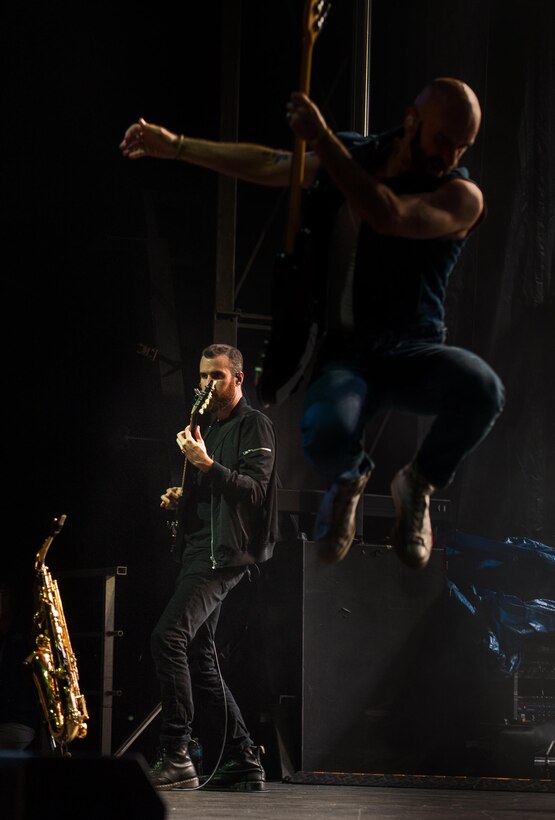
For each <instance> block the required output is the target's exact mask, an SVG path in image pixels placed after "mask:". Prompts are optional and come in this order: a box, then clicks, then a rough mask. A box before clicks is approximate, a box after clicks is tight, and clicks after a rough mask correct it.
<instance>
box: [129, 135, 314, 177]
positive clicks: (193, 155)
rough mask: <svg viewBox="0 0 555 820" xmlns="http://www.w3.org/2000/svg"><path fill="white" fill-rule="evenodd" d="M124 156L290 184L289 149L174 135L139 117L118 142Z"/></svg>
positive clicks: (309, 170)
mask: <svg viewBox="0 0 555 820" xmlns="http://www.w3.org/2000/svg"><path fill="white" fill-rule="evenodd" d="M120 149H121V152H122V154H123V156H125V157H129V159H139V158H140V157H145V156H149V157H157V158H158V159H177V160H179V161H181V162H188V163H190V164H191V165H197V166H200V167H202V168H207V169H208V170H210V171H215V172H217V173H220V174H225V175H227V176H231V177H235V178H237V179H241V180H244V181H245V182H254V183H256V184H259V185H267V186H275V187H282V186H287V185H289V180H290V174H291V152H290V151H281V150H277V149H274V148H268V147H267V146H264V145H256V144H254V143H241V142H238V143H235V142H216V141H211V140H203V139H197V138H194V137H186V136H184V135H177V134H174V133H173V132H172V131H168V129H166V128H162V127H161V126H159V125H153V124H152V123H147V122H145V121H144V120H140V121H139V122H138V123H134V124H133V125H131V126H130V127H129V128H128V129H127V131H126V132H125V136H124V138H123V140H122V142H121V143H120ZM317 162H318V159H317V157H316V155H314V154H313V155H312V157H311V158H310V159H309V158H308V157H307V162H306V164H305V172H306V173H305V177H306V178H308V177H309V176H310V177H312V176H313V174H314V173H315V167H314V166H315V165H316V164H317Z"/></svg>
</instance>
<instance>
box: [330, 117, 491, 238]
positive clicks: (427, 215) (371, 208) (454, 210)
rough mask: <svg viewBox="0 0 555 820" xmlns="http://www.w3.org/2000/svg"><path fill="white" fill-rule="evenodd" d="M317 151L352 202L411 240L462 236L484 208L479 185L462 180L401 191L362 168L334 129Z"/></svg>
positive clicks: (378, 226) (388, 230) (368, 218)
mask: <svg viewBox="0 0 555 820" xmlns="http://www.w3.org/2000/svg"><path fill="white" fill-rule="evenodd" d="M316 151H317V153H318V155H319V157H320V160H321V162H322V164H323V166H324V167H325V168H326V170H327V172H328V174H329V175H330V176H331V178H332V179H333V180H334V182H335V184H336V185H337V187H338V188H339V189H340V191H341V192H342V193H343V195H344V196H345V198H346V199H347V201H348V202H349V203H350V205H351V207H352V208H353V209H354V210H355V211H357V212H358V214H359V215H360V218H361V219H363V220H364V221H365V222H368V224H369V225H370V226H371V227H372V228H373V229H374V230H375V231H377V232H378V233H384V234H389V235H391V236H404V237H407V238H410V239H434V238H436V237H448V236H454V235H457V234H460V235H461V236H462V235H464V233H465V232H466V231H468V230H470V228H471V227H472V226H473V225H474V223H475V222H476V220H477V219H478V217H479V215H480V213H481V211H482V209H483V198H482V193H481V191H480V189H479V188H478V187H477V186H476V185H474V184H473V183H472V182H467V181H466V180H463V179H454V180H452V181H450V182H447V183H445V185H442V186H440V187H439V188H438V190H437V191H434V192H433V193H416V194H396V193H394V192H393V191H392V190H391V189H390V188H388V186H387V185H384V184H382V183H381V182H379V181H377V180H375V179H374V178H373V177H372V176H371V175H370V174H368V173H367V172H366V171H365V170H364V169H363V168H361V166H360V165H359V164H358V163H357V162H356V161H355V160H354V159H352V157H351V156H350V154H349V153H348V152H347V151H346V149H345V148H344V146H343V145H342V144H341V143H340V142H339V140H338V139H337V138H336V137H335V136H334V135H333V134H331V133H329V134H328V135H327V136H326V137H325V138H324V139H323V140H322V141H321V142H320V143H319V144H318V145H317V146H316Z"/></svg>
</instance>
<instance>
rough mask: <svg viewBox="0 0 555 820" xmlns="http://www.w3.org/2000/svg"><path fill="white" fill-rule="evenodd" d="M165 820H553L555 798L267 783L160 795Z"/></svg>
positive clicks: (525, 794)
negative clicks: (261, 787)
mask: <svg viewBox="0 0 555 820" xmlns="http://www.w3.org/2000/svg"><path fill="white" fill-rule="evenodd" d="M159 794H160V795H161V796H162V801H163V803H164V805H165V806H166V818H167V820H170V819H171V820H196V818H199V820H200V818H202V820H221V818H223V817H225V818H231V820H246V818H249V820H320V818H326V817H333V818H344V820H362V818H372V820H380V818H388V819H389V820H392V819H393V820H397V818H398V820H407V817H410V818H411V820H413V818H420V820H446V819H448V820H455V818H457V820H471V818H478V817H481V818H487V820H500V818H507V820H509V818H510V819H511V820H544V818H545V820H548V818H549V820H553V818H554V817H555V794H553V792H551V793H543V792H542V793H538V792H534V793H530V792H505V791H499V792H497V791H479V792H474V791H472V792H469V791H457V790H454V789H446V790H443V789H422V788H418V789H410V788H381V787H374V786H326V785H304V784H303V785H299V784H292V783H283V782H275V783H273V782H271V783H267V784H266V789H265V791H263V792H248V793H244V792H216V791H203V790H202V789H199V790H196V791H187V790H183V791H178V790H172V791H169V792H159Z"/></svg>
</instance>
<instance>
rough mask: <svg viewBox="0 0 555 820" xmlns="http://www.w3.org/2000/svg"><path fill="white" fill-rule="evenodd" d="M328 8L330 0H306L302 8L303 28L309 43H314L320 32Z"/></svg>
mask: <svg viewBox="0 0 555 820" xmlns="http://www.w3.org/2000/svg"><path fill="white" fill-rule="evenodd" d="M330 8H331V0H307V2H306V5H305V10H304V23H303V30H304V33H305V35H306V37H308V39H309V40H310V43H311V45H314V42H315V41H316V38H317V37H318V35H319V34H320V31H321V30H322V26H323V25H324V22H325V20H326V17H327V16H328V14H329V11H330Z"/></svg>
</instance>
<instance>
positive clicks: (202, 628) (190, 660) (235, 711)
mask: <svg viewBox="0 0 555 820" xmlns="http://www.w3.org/2000/svg"><path fill="white" fill-rule="evenodd" d="M245 571H246V570H245V567H226V568H223V569H216V570H211V569H206V570H198V569H196V570H195V569H191V568H190V567H188V565H187V563H184V564H183V565H182V567H181V570H180V573H179V576H178V578H177V582H176V586H175V591H174V593H173V595H172V597H171V598H170V600H169V602H168V604H167V606H166V608H165V609H164V612H163V613H162V615H161V617H160V620H159V621H158V623H157V625H156V627H155V628H154V630H153V633H152V638H151V651H152V657H153V660H154V664H155V668H156V674H157V676H158V681H159V684H160V695H161V705H162V713H161V715H162V728H161V732H160V735H161V741H162V744H163V743H164V742H167V741H169V740H171V741H178V740H179V741H189V740H190V739H191V730H192V722H193V717H194V702H193V693H194V697H195V700H196V701H197V705H198V706H200V705H202V706H203V707H204V708H206V709H208V710H210V711H211V715H210V717H211V719H213V722H214V723H216V722H218V721H220V722H221V726H222V732H223V728H224V725H225V718H226V712H225V710H226V709H227V733H226V747H227V748H228V749H245V748H247V747H248V746H252V745H253V744H252V740H251V738H250V736H249V733H248V731H247V727H246V726H245V722H244V720H243V717H242V715H241V711H240V709H239V707H238V706H237V703H236V702H235V699H234V697H233V695H232V694H231V692H230V690H229V689H228V687H227V685H226V684H225V682H224V681H222V679H221V678H220V674H219V672H218V667H217V665H216V657H215V651H216V650H215V645H214V635H215V632H216V627H217V624H218V619H219V616H220V610H221V604H222V601H223V600H224V598H225V597H226V595H227V594H228V592H229V591H230V590H231V589H233V587H234V586H236V584H238V583H239V581H240V580H241V578H242V577H243V575H244V573H245ZM224 693H225V701H224Z"/></svg>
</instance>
